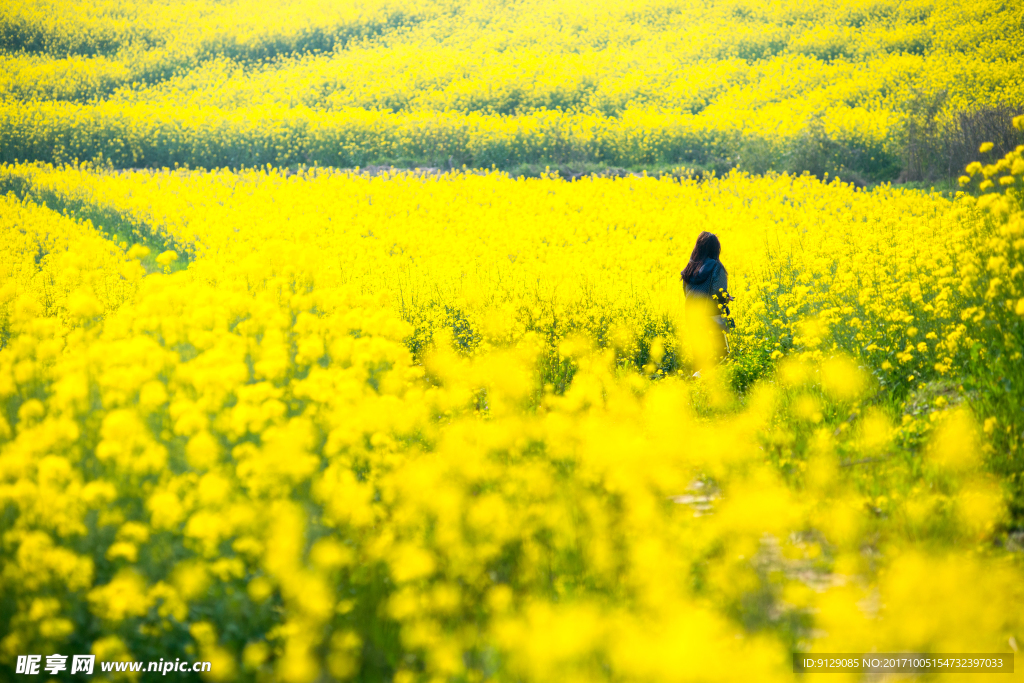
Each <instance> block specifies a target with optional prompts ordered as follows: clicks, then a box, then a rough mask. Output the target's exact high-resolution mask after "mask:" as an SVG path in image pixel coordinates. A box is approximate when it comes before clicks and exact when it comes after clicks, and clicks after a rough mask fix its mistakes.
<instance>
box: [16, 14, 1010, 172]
mask: <svg viewBox="0 0 1024 683" xmlns="http://www.w3.org/2000/svg"><path fill="white" fill-rule="evenodd" d="M1022 20H1024V8H1022V7H1021V6H1020V4H1019V3H1017V2H1007V1H1005V0H972V1H970V2H968V1H966V0H827V1H823V2H816V3H806V2H803V1H801V0H781V1H776V2H771V3H763V2H751V1H750V0H717V1H716V2H709V1H705V0H642V1H640V2H631V3H628V4H622V3H612V2H588V3H585V4H583V6H581V5H580V3H575V2H566V1H564V0H530V1H528V2H509V3H489V2H478V1H469V0H414V1H412V2H404V3H396V2H393V1H392V0H369V1H366V2H360V3H336V2H328V1H326V0H288V1H287V2H278V3H275V4H274V6H273V9H269V10H268V8H267V7H265V3H260V2H254V1H253V0H235V1H233V2H226V3H223V2H209V1H207V0H190V1H189V2H187V3H181V2H167V1H166V0H160V1H157V2H153V1H150V0H146V1H145V2H141V1H140V2H136V1H135V0H128V1H127V2H110V1H109V0H73V1H67V0H62V1H60V2H55V1H54V0H31V1H29V2H19V3H8V4H7V5H5V6H4V7H2V8H0V50H2V52H3V54H2V55H0V59H2V61H3V66H4V68H3V70H2V74H0V96H2V98H3V105H2V106H0V135H2V136H3V137H0V161H7V162H13V161H18V160H21V161H24V160H42V161H49V162H54V163H62V162H71V161H74V160H82V161H86V160H89V161H100V162H109V163H112V164H113V165H114V166H118V167H137V166H156V167H161V166H172V167H173V166H174V165H175V164H182V165H184V164H188V165H189V166H191V167H206V168H210V167H215V166H228V167H234V168H238V167H241V166H248V167H253V166H260V165H263V164H267V163H270V164H273V165H277V166H295V165H314V164H319V165H322V166H324V165H325V166H340V167H354V166H366V165H369V164H396V165H399V166H413V165H419V166H433V167H444V168H445V169H452V168H455V169H458V168H461V166H462V164H467V165H469V166H471V167H477V168H489V167H491V166H492V165H493V166H495V167H497V168H499V169H503V170H507V171H517V170H525V169H527V168H529V167H531V166H532V167H536V166H538V165H539V167H540V168H543V166H544V165H552V166H559V165H565V166H571V167H574V168H576V169H580V168H582V169H584V170H586V169H589V168H599V167H605V166H618V167H626V168H634V169H641V168H654V167H660V168H665V169H669V168H672V167H675V166H686V167H688V168H700V169H705V170H715V171H717V172H718V173H719V174H723V173H724V172H726V171H727V170H729V169H731V168H739V169H741V170H746V171H749V172H754V173H761V172H764V171H767V170H776V171H789V172H796V173H800V172H802V171H804V170H809V171H810V172H811V173H813V174H816V175H818V176H819V177H821V176H822V174H823V173H825V172H828V173H830V174H832V175H833V176H834V175H836V174H839V175H840V177H844V178H846V179H847V180H851V179H855V178H856V179H859V180H861V181H863V182H877V181H886V180H895V179H897V177H899V176H901V175H902V176H904V178H905V179H907V178H909V179H932V178H938V177H955V176H956V175H957V174H959V173H960V172H962V170H963V166H964V165H965V164H966V163H968V162H969V161H971V160H973V159H972V158H970V157H969V154H972V153H974V152H975V150H976V149H977V147H978V145H979V144H980V143H981V142H985V141H991V142H994V143H996V144H997V145H999V144H1000V143H1001V142H1002V140H1001V139H999V138H997V137H993V133H1000V132H1003V133H1005V132H1006V129H1008V128H1009V124H1008V121H1009V116H1012V115H1015V114H1021V113H1024V109H1022V107H1024V105H1022V103H1024V86H1022V85H1021V79H1020V76H1019V74H1020V61H1021V59H1022V57H1024V53H1022V50H1024V47H1022V45H1024V41H1022V40H1021V31H1022V29H1021V22H1022ZM991 111H997V112H1001V113H1002V114H1006V115H1001V116H999V117H996V119H995V121H996V122H997V123H998V125H996V124H993V123H992V122H991V121H990V119H989V118H986V116H985V113H986V112H991ZM979 117H980V118H979ZM986 122H989V123H986ZM979 136H980V137H979ZM985 136H988V137H985ZM1015 144H1019V143H1014V144H1010V145H1009V146H1008V147H1006V148H1000V149H999V150H998V151H999V153H1000V154H1004V153H1006V152H1007V151H1010V150H1011V149H1012V148H1013V147H1014V146H1015Z"/></svg>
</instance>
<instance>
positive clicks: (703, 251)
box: [679, 230, 725, 282]
mask: <svg viewBox="0 0 1024 683" xmlns="http://www.w3.org/2000/svg"><path fill="white" fill-rule="evenodd" d="M721 254H722V243H721V242H719V241H718V237H716V236H715V234H714V233H711V232H707V231H706V230H705V231H704V232H702V233H701V234H699V235H697V244H696V246H694V247H693V253H692V254H690V262H689V263H687V264H686V268H683V272H682V273H680V274H679V279H680V280H685V281H686V282H689V281H690V279H691V278H692V277H693V276H694V275H696V274H697V271H698V270H700V267H701V266H703V265H704V261H706V260H707V259H709V258H710V259H715V260H716V261H717V260H718V257H719V256H721ZM722 270H725V266H722Z"/></svg>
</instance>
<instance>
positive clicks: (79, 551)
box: [0, 150, 1024, 683]
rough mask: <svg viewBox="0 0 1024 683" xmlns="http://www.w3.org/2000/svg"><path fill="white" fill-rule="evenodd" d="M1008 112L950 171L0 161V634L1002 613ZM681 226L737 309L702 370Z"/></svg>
mask: <svg viewBox="0 0 1024 683" xmlns="http://www.w3.org/2000/svg"><path fill="white" fill-rule="evenodd" d="M1021 151H1022V150H1017V151H1016V152H1014V153H1011V155H1009V156H1008V157H1006V158H1005V159H1002V160H998V161H994V162H993V163H991V164H988V165H987V166H979V167H977V168H974V167H972V169H970V170H971V173H973V174H974V179H973V180H972V176H971V175H968V176H966V177H965V181H964V183H965V185H970V184H971V183H980V182H982V181H983V180H990V179H991V180H992V183H991V184H990V185H988V186H986V188H985V190H984V191H982V194H981V195H980V196H977V197H976V196H973V195H962V196H960V197H958V198H957V199H956V200H952V201H951V200H948V199H943V198H941V197H940V196H938V195H925V194H915V193H910V192H903V191H897V190H893V189H891V188H882V189H879V190H876V191H874V192H870V193H867V192H862V191H858V190H855V189H854V188H852V187H850V186H849V185H843V184H842V183H838V182H835V183H829V184H825V183H821V182H819V181H817V180H815V179H813V178H810V177H807V176H804V177H790V176H773V177H765V178H753V177H749V176H746V175H742V174H733V175H730V176H729V177H727V178H725V179H721V180H715V179H710V180H706V181H703V182H696V181H683V182H675V181H670V180H668V179H663V180H655V179H651V178H642V177H641V178H628V179H623V180H607V179H605V180H601V179H585V180H583V181H579V182H572V183H569V182H565V181H561V180H557V179H550V178H544V179H537V180H527V181H516V180H513V179H511V178H509V177H507V176H505V175H502V174H499V173H492V174H488V175H472V174H452V175H444V176H439V177H437V176H427V177H419V176H414V175H406V174H403V175H396V176H392V177H375V178H371V177H368V176H358V175H352V174H344V173H335V172H320V173H308V174H298V175H295V174H288V173H283V172H278V171H275V170H269V169H268V170H262V171H256V172H247V173H241V174H234V173H228V172H216V173H198V172H179V173H170V172H155V173H127V174H120V173H113V172H93V171H90V170H88V169H85V168H58V169H55V168H50V167H45V166H37V165H20V166H5V167H3V168H2V169H0V181H2V182H3V183H5V188H6V189H13V190H16V191H17V192H18V193H20V198H19V196H17V195H15V194H9V195H7V197H6V198H4V199H3V203H2V205H0V228H2V229H0V274H2V277H3V285H2V286H0V335H2V336H0V409H2V412H0V418H2V419H0V514H2V515H3V520H4V524H3V533H2V536H0V557H2V558H3V565H2V566H3V568H2V576H3V589H2V592H0V601H2V604H3V606H4V608H3V610H0V615H2V616H0V662H2V664H3V666H8V665H11V663H12V662H13V661H14V659H15V658H16V657H17V655H19V654H26V653H42V654H44V655H47V654H50V653H51V652H64V653H65V654H67V653H68V652H80V653H87V652H88V653H94V654H95V655H96V656H97V659H101V660H111V659H118V658H124V659H133V660H152V661H156V660H157V659H160V658H164V659H174V658H175V657H181V658H183V659H189V660H203V661H210V662H212V667H211V671H210V674H209V675H210V676H211V677H212V678H214V679H216V680H255V681H270V680H281V681H295V682H307V681H315V680H323V678H322V677H324V676H328V677H331V678H333V679H340V680H344V679H350V678H356V677H361V678H362V679H369V680H395V681H400V682H403V683H409V682H412V681H442V680H466V681H479V680H529V681H565V680H636V681H671V680H691V679H693V678H695V677H699V678H701V679H702V680H723V681H724V680H737V681H749V680H789V679H791V678H793V676H794V675H793V674H792V668H791V667H792V665H791V659H790V653H791V652H793V651H796V650H808V649H813V650H816V651H819V652H841V651H846V652H857V651H872V650H874V651H879V652H886V651H888V652H892V651H907V652H928V651H931V652H999V651H1008V650H1015V649H1017V647H1019V644H1020V643H1021V642H1022V641H1021V639H1022V638H1024V624H1022V623H1021V615H1022V614H1024V610H1022V609H1021V607H1022V605H1024V594H1022V593H1024V589H1022V586H1024V582H1022V579H1024V569H1022V567H1021V565H1020V554H1019V552H1012V549H1013V548H1014V547H1015V546H1014V543H1015V542H1017V541H1014V539H1015V538H1017V537H1016V536H1014V535H1013V533H1008V531H1009V532H1012V530H1013V528H1014V527H1013V526H1012V525H1013V523H1014V522H1013V521H1012V520H1013V511H1012V509H1008V508H1007V504H1006V501H1007V500H1011V501H1012V495H1011V494H1012V485H1010V484H1012V482H1013V481H1014V480H1015V479H1014V475H1012V471H1013V470H1014V469H1015V468H1016V471H1018V472H1019V467H1017V466H1016V465H1015V464H1014V463H1016V462H1017V461H1015V460H1013V459H1012V458H1011V459H1004V460H999V457H1000V456H1003V455H1005V454H1007V453H1010V452H1011V451H1010V446H1009V445H1008V444H1009V443H1010V441H1012V439H1013V438H1019V436H1018V435H1019V434H1020V424H1019V422H1014V421H1013V420H1015V419H1016V420H1018V421H1019V418H1015V417H1014V414H1015V413H1014V410H1011V409H1004V408H1005V405H1004V406H1002V407H1000V405H993V406H991V410H990V412H989V413H986V414H982V415H981V417H982V418H985V417H986V415H987V416H988V417H987V420H979V419H977V415H978V413H977V411H972V410H970V409H969V407H968V404H969V403H970V402H971V401H972V400H973V401H975V402H977V401H976V399H977V398H978V396H979V395H981V394H979V393H978V391H979V389H980V390H984V387H982V386H981V385H980V383H981V382H984V381H988V380H992V381H993V382H996V381H997V378H998V381H1003V380H1004V379H1006V377H1009V376H1010V375H1009V374H1007V373H1010V372H1017V370H1016V369H1015V368H1016V367H1018V366H1019V363H1017V364H1016V365H1014V364H1013V362H1012V361H1014V359H1019V358H1020V351H1019V350H1017V349H1019V348H1020V346H1019V345H1020V341H1021V329H1022V328H1021V322H1020V321H1021V314H1022V313H1024V304H1022V303H1021V302H1022V301H1024V289H1022V287H1021V277H1020V274H1021V271H1022V270H1024V264H1022V261H1021V256H1020V251H1021V248H1022V246H1024V242H1022V240H1024V219H1022V213H1021V206H1020V191H1021V187H1022V185H1021V184H1022V182H1024V168H1022V167H1021V164H1022V161H1021V156H1020V154H1021ZM1003 178H1008V179H1009V180H1008V181H1003V180H1002V179H1003ZM982 179H983V180H982ZM996 190H999V191H998V192H997V191H996ZM85 217H89V222H87V221H86V219H85ZM702 229H710V230H713V231H715V232H716V233H718V234H719V235H720V237H721V239H722V242H723V244H724V251H723V256H722V258H723V262H724V263H725V264H726V265H727V267H728V268H729V272H730V287H731V289H733V291H734V293H735V294H736V295H737V302H736V305H735V313H736V319H737V323H738V328H737V332H736V334H735V337H734V349H735V353H734V358H733V359H732V360H731V361H730V363H729V364H727V365H726V366H724V367H723V368H721V369H720V370H718V371H714V370H711V371H707V372H705V373H704V374H705V375H706V376H705V378H704V379H702V380H700V381H695V380H690V379H689V375H690V371H691V369H692V365H691V363H692V362H694V359H693V354H692V350H691V349H692V348H693V344H692V342H693V340H692V339H688V337H687V334H686V331H685V330H683V329H682V328H681V326H680V324H679V323H680V320H681V317H680V314H681V301H680V299H681V291H680V286H679V284H678V271H679V269H680V268H681V266H682V264H683V262H684V261H685V259H686V257H687V256H688V252H689V249H690V248H691V246H692V243H693V239H694V237H695V235H696V234H697V232H699V231H700V230H702ZM992 321H994V322H992ZM990 322H991V324H990ZM1014 344H1016V345H1017V346H1014ZM979 354H980V357H979ZM1013 354H1016V355H1013ZM1004 358H1005V359H1006V360H1005V361H1004V360H1002V359H1004ZM697 361H699V358H698V359H697ZM1000 363H1003V365H1002V366H1000V365H999V364H1000ZM985 368H989V369H990V370H991V371H992V372H1002V373H1003V376H1002V377H998V376H997V375H991V376H989V375H986V374H985V373H986V372H988V371H989V370H986V369H985ZM972 381H973V382H975V385H972V384H971V382H972ZM964 384H966V385H967V387H966V388H964V386H963V385H964ZM972 386H976V387H978V388H975V389H973V391H974V392H975V393H973V394H972V393H971V392H972ZM1005 391H1008V392H1010V393H1009V394H1004V396H1005V402H1006V403H1008V404H1009V405H1011V406H1012V405H1014V402H1015V400H1016V399H1015V395H1014V394H1012V388H1011V389H1006V390H1005ZM984 395H985V396H997V394H995V393H992V392H991V391H989V392H987V393H985V394H984ZM964 399H967V400H966V401H965V400H964ZM978 403H979V404H980V402H978ZM1016 405H1019V403H1017V404H1016ZM1000 411H1002V412H1000ZM1001 434H1002V435H1004V436H1000V435H1001ZM997 439H1003V440H1002V441H999V440H997ZM994 444H997V445H998V446H999V449H1002V450H997V449H995V448H994V446H993V445H994ZM993 463H995V465H999V466H1001V467H1003V470H1002V471H1000V470H999V468H998V467H996V466H995V465H994V464H993ZM1000 463H1001V464H1000ZM993 472H996V474H993ZM997 474H1000V475H1004V476H997ZM1008 482H1009V483H1008ZM833 676H838V675H833Z"/></svg>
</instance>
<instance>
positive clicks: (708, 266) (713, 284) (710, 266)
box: [683, 258, 729, 315]
mask: <svg viewBox="0 0 1024 683" xmlns="http://www.w3.org/2000/svg"><path fill="white" fill-rule="evenodd" d="M683 291H684V292H686V303H687V304H689V303H690V302H691V301H693V300H694V299H695V298H698V299H701V300H702V301H701V303H702V304H704V305H707V303H709V302H710V303H713V304H717V303H720V304H722V305H723V312H724V313H725V314H726V315H728V314H729V307H728V306H727V305H726V304H727V303H728V301H729V294H728V292H729V275H728V274H727V273H726V272H725V268H723V267H722V264H721V263H719V262H718V261H716V260H715V259H710V258H709V259H705V260H704V263H703V264H702V265H701V267H700V270H698V271H697V272H696V273H694V274H693V277H691V278H690V279H689V280H685V279H684V280H683ZM716 296H717V299H716V298H715V297H716ZM711 311H712V313H713V314H717V313H718V311H717V310H716V309H714V308H712V309H711Z"/></svg>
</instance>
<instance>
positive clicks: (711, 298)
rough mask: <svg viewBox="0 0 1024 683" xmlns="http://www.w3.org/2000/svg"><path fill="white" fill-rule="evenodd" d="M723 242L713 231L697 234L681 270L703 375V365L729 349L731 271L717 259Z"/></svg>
mask: <svg viewBox="0 0 1024 683" xmlns="http://www.w3.org/2000/svg"><path fill="white" fill-rule="evenodd" d="M721 253H722V244H721V243H720V242H719V241H718V237H716V236H715V235H714V234H712V233H710V232H706V231H705V232H702V233H701V234H700V235H698V236H697V244H696V246H694V248H693V253H692V254H690V262H689V263H687V264H686V268H684V269H683V272H682V273H681V274H680V276H679V279H681V280H682V281H683V291H685V293H686V320H687V324H688V326H689V328H690V330H689V331H690V332H691V333H693V336H692V339H693V341H694V360H695V362H696V365H697V367H698V370H697V372H695V373H694V375H695V376H697V377H699V376H700V369H699V368H701V367H703V366H705V365H708V364H714V363H717V362H718V361H720V360H721V359H722V358H724V357H725V355H726V354H727V353H729V340H728V338H727V337H726V336H725V330H726V329H728V328H729V327H730V326H731V320H729V319H728V318H727V316H728V315H729V306H728V303H729V302H730V301H732V300H733V297H731V296H729V274H728V273H727V272H726V270H725V266H723V265H722V263H721V262H720V261H719V260H718V258H719V256H720V255H721Z"/></svg>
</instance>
